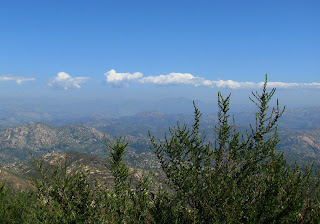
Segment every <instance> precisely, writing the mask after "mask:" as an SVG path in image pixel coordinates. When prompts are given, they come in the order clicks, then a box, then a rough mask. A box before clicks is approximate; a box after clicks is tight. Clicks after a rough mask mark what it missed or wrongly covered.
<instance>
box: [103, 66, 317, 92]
mask: <svg viewBox="0 0 320 224" xmlns="http://www.w3.org/2000/svg"><path fill="white" fill-rule="evenodd" d="M104 75H105V76H106V78H107V80H106V81H107V82H108V83H111V84H112V85H113V86H116V87H128V86H129V83H131V82H138V83H142V84H154V85H160V86H168V85H192V86H195V87H198V86H208V87H211V88H231V89H250V88H261V87H262V86H263V85H264V82H259V83H254V82H237V81H233V80H226V81H225V80H217V81H214V80H207V79H205V78H202V77H199V76H194V75H192V74H190V73H169V74H167V75H158V76H146V77H143V74H142V73H140V72H135V73H133V74H131V73H117V72H116V71H115V70H110V71H109V72H107V73H105V74H104ZM268 87H269V88H320V83H318V82H313V83H286V82H268Z"/></svg>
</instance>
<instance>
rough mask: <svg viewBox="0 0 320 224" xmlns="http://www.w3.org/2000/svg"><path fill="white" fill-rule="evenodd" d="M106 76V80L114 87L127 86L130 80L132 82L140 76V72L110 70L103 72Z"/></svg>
mask: <svg viewBox="0 0 320 224" xmlns="http://www.w3.org/2000/svg"><path fill="white" fill-rule="evenodd" d="M104 76H105V77H106V78H107V80H106V81H107V82H108V83H110V84H112V85H113V86H115V87H128V86H129V83H130V82H134V81H136V80H138V79H140V78H142V76H143V75H142V73H140V72H135V73H133V74H131V73H117V72H116V71H115V70H113V69H112V70H110V71H108V72H107V73H105V74H104Z"/></svg>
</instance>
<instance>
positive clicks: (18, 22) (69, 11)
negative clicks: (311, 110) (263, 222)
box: [0, 0, 320, 105]
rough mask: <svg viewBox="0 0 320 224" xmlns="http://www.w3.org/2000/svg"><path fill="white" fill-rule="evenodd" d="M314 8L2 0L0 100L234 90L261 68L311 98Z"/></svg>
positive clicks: (317, 23)
mask: <svg viewBox="0 0 320 224" xmlns="http://www.w3.org/2000/svg"><path fill="white" fill-rule="evenodd" d="M319 11H320V2H319V1H293V0H291V1H238V0H234V1H228V0H226V1H213V0H211V1H202V0H199V1H194V0H193V1H188V0H184V1H174V0H171V1H166V0H161V1H150V0H146V1H139V0H135V1H132V0H127V1H121V0H118V1H95V0H92V1H84V0H77V1H72V0H68V1H62V0H60V1H58V0H55V1H53V0H52V1H40V0H39V1H33V0H28V1H14V0H3V1H0V29H1V34H0V99H5V98H6V99H10V100H11V101H19V100H21V99H25V98H29V99H33V100H34V102H35V104H36V102H37V100H39V102H40V99H41V100H44V101H47V100H55V99H56V100H58V101H59V100H60V101H61V102H62V101H63V100H67V99H68V100H69V101H73V100H74V101H77V102H80V101H81V100H91V99H92V100H93V99H102V98H105V99H110V100H129V99H142V100H143V99H148V98H150V99H151V98H154V99H161V98H167V97H187V98H196V99H200V100H204V101H208V100H210V98H213V99H214V100H215V99H216V92H217V91H224V92H232V93H233V94H234V95H236V96H235V98H236V99H237V95H239V96H242V95H243V96H246V95H248V94H247V93H250V90H252V89H259V88H260V87H261V82H263V81H264V75H265V74H266V73H268V78H269V81H270V85H271V86H274V87H277V88H278V89H279V98H280V97H282V98H283V99H284V101H285V103H288V104H299V105H302V104H308V105H309V104H315V105H319V104H320V100H318V99H319V97H320V93H319V92H320V41H319V40H320V13H319ZM228 80H229V81H228ZM244 92H246V93H244ZM211 96H213V97H211ZM238 98H239V99H238V100H239V101H238V103H241V102H242V100H241V99H240V97H238ZM214 100H213V101H214Z"/></svg>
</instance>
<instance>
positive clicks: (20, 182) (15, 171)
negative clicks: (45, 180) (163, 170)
mask: <svg viewBox="0 0 320 224" xmlns="http://www.w3.org/2000/svg"><path fill="white" fill-rule="evenodd" d="M65 158H67V163H66V164H67V172H68V173H69V172H71V171H72V170H79V168H80V167H81V168H82V169H84V170H89V180H90V181H91V183H93V182H94V180H97V181H98V182H101V183H106V184H107V186H108V185H112V183H113V177H112V175H111V173H110V172H109V170H108V168H107V167H106V165H107V164H108V162H107V160H106V159H103V158H100V157H96V156H93V155H89V154H86V153H81V152H75V151H67V152H65V153H62V154H58V153H48V154H45V155H44V156H43V161H44V166H48V167H50V166H52V167H54V166H57V165H58V164H59V163H62V164H64V161H65ZM130 170H131V172H133V175H132V177H133V178H132V182H133V184H135V183H137V182H138V180H139V179H140V178H141V177H142V176H143V175H147V174H148V171H146V170H143V169H138V168H130ZM34 175H37V172H35V170H33V169H32V168H31V166H30V162H15V163H7V164H6V165H4V166H2V167H1V166H0V181H5V182H6V183H7V184H10V185H12V186H13V188H15V189H18V188H19V189H31V188H33V186H32V184H31V182H30V177H32V176H34ZM28 176H29V178H28Z"/></svg>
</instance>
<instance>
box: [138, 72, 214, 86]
mask: <svg viewBox="0 0 320 224" xmlns="http://www.w3.org/2000/svg"><path fill="white" fill-rule="evenodd" d="M139 81H140V82H141V83H152V84H155V85H193V86H200V85H204V82H206V81H208V80H205V79H203V78H201V77H195V76H193V75H191V74H189V73H170V74H168V75H158V76H148V77H145V78H142V79H140V80H139Z"/></svg>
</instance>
